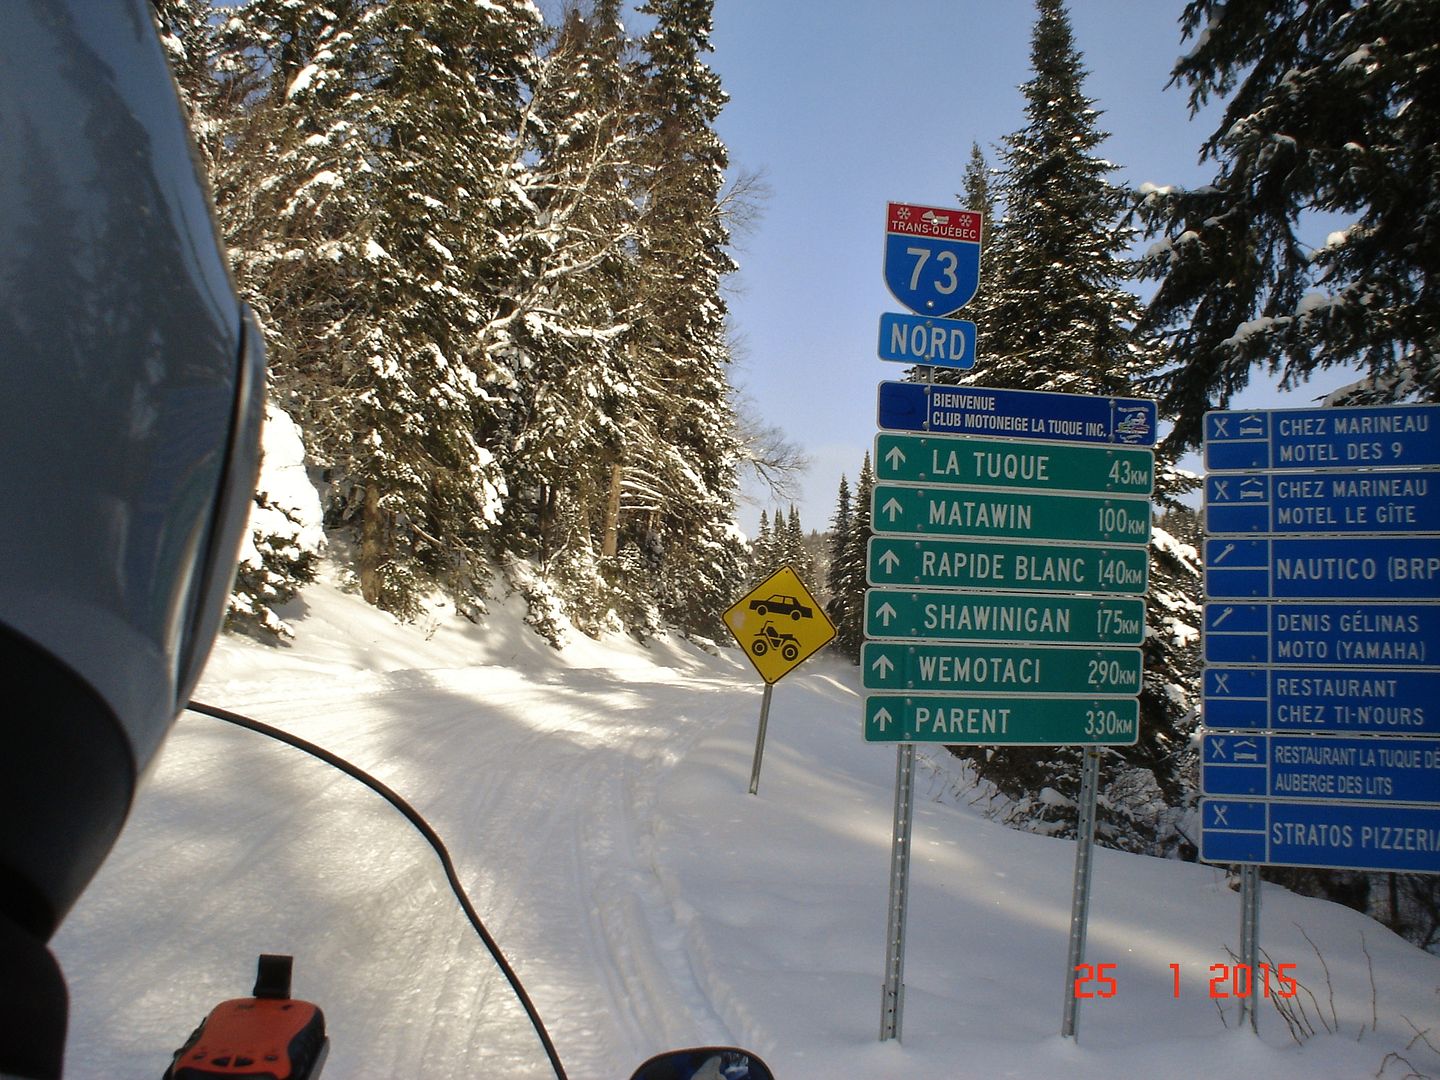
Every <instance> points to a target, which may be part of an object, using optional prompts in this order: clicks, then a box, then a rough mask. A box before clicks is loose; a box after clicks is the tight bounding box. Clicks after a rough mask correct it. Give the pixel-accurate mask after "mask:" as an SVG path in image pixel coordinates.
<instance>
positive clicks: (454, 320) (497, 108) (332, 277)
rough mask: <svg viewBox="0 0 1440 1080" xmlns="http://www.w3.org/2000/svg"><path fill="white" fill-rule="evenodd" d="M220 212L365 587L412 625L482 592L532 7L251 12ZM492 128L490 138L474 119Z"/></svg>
mask: <svg viewBox="0 0 1440 1080" xmlns="http://www.w3.org/2000/svg"><path fill="white" fill-rule="evenodd" d="M223 31H224V34H225V36H226V38H227V40H228V42H229V44H230V48H229V50H228V54H227V56H226V57H225V68H224V70H227V71H229V72H230V73H231V77H232V78H234V79H236V80H238V81H240V82H242V83H244V84H248V87H249V90H250V92H249V93H248V94H247V100H248V101H249V108H248V110H247V112H246V114H245V116H244V117H243V118H242V119H241V120H239V121H237V122H236V124H235V126H234V127H233V129H232V131H231V132H230V133H229V134H230V138H229V140H228V142H229V145H231V146H233V148H234V149H233V155H232V160H231V161H230V162H229V163H228V165H227V166H222V168H221V170H220V171H221V173H222V175H223V176H224V180H225V183H224V184H223V185H221V191H220V197H221V209H222V215H223V218H224V220H225V223H226V226H227V234H228V238H229V240H230V243H231V246H232V249H233V250H234V251H235V253H236V262H237V270H238V274H239V277H240V280H241V282H242V286H243V287H244V288H245V289H246V291H247V293H248V294H249V295H250V296H251V297H253V298H254V303H255V305H256V307H257V308H258V309H260V311H261V313H262V316H263V317H264V318H265V321H266V325H267V329H268V330H269V331H270V336H269V344H270V351H271V365H272V372H273V373H274V375H273V377H274V382H275V385H276V388H277V390H278V391H279V393H280V395H281V400H282V401H283V402H284V403H285V404H286V406H287V408H290V409H291V411H293V412H294V413H296V414H297V416H298V418H299V419H300V420H301V421H302V423H303V424H304V425H305V428H306V430H307V434H308V435H309V437H310V441H311V447H312V451H313V452H314V453H316V455H317V457H318V458H319V459H320V460H321V461H322V462H323V463H324V464H325V465H326V466H327V467H328V468H329V470H330V479H331V484H332V487H331V507H330V513H331V520H332V522H336V523H345V524H349V525H352V526H354V527H355V529H356V531H357V534H358V540H359V572H360V582H361V589H362V592H363V594H364V595H365V597H366V599H368V600H370V601H371V602H373V603H378V604H381V605H382V606H385V607H387V608H389V609H391V610H394V611H397V612H401V613H406V612H408V611H410V610H412V608H413V605H414V603H415V602H416V599H417V596H418V594H419V592H420V591H421V590H422V589H423V588H424V587H425V586H426V585H427V584H428V583H429V582H432V581H439V582H441V583H442V584H444V585H445V586H447V587H448V588H449V589H450V590H451V591H452V592H453V593H454V594H455V595H456V596H457V598H459V599H461V600H462V601H463V600H464V599H466V598H468V597H470V596H471V595H473V592H474V590H475V589H476V587H477V583H478V582H479V581H480V580H482V579H483V577H484V574H485V564H486V559H487V554H488V540H489V534H490V533H491V531H492V529H493V528H494V525H495V522H496V521H497V520H498V518H499V516H500V512H501V510H502V508H503V497H504V494H505V484H504V476H503V465H504V462H503V461H501V460H498V459H497V454H496V453H495V452H494V451H493V449H492V448H503V447H505V446H506V445H507V444H506V442H505V440H504V439H503V437H502V432H501V420H500V419H499V418H498V417H497V415H496V413H497V408H496V407H495V406H494V404H493V403H494V402H496V401H497V400H498V399H500V398H501V397H502V395H503V394H504V393H505V392H506V391H508V390H510V389H511V388H513V386H514V385H515V384H516V382H517V377H516V373H515V372H514V370H513V369H512V366H511V364H510V360H511V356H510V355H509V353H508V352H507V349H506V344H507V343H506V342H504V341H503V339H502V340H497V338H502V335H496V334H489V335H487V333H486V330H487V328H488V327H489V326H490V324H491V323H492V322H494V321H495V320H497V319H498V318H501V317H503V315H504V314H505V313H506V310H505V309H506V304H507V298H506V290H507V289H508V288H509V286H510V283H511V282H512V281H513V279H514V277H515V270H514V265H513V261H514V259H515V257H516V256H515V254H514V246H513V244H512V241H511V235H512V233H513V232H515V231H518V230H519V229H520V228H521V227H522V225H523V222H524V221H525V218H526V213H527V211H526V208H525V206H524V204H523V200H522V199H521V198H520V197H519V196H518V194H517V193H516V185H515V184H514V183H513V181H514V175H513V174H514V171H515V168H516V165H515V163H516V162H517V161H518V160H520V158H521V156H522V155H521V154H520V152H519V151H518V150H517V148H516V132H517V130H518V127H519V117H520V112H521V108H522V92H523V89H524V85H525V83H526V81H527V79H528V74H529V68H530V65H531V64H532V63H533V58H534V46H535V43H536V41H537V40H538V35H539V32H540V21H539V16H538V13H536V12H535V10H534V8H533V7H531V6H530V5H529V4H528V3H526V2H524V0H508V2H504V3H487V4H483V5H481V4H475V3H473V2H471V0H408V2H400V3H388V4H382V3H378V2H374V0H349V2H342V3H332V2H327V3H324V4H320V3H313V4H312V3H309V2H306V0H284V2H281V0H253V2H252V3H250V4H246V5H243V6H241V7H239V8H237V9H236V10H235V11H234V13H233V14H232V15H231V16H230V18H229V19H228V20H227V22H226V24H225V26H224V28H223ZM481 117H483V118H484V122H477V118H481Z"/></svg>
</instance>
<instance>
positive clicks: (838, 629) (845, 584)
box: [830, 451, 875, 664]
mask: <svg viewBox="0 0 1440 1080" xmlns="http://www.w3.org/2000/svg"><path fill="white" fill-rule="evenodd" d="M874 490H875V470H874V469H873V468H872V467H871V465H870V454H869V452H868V451H867V452H866V454H865V459H864V461H862V462H861V464H860V476H859V479H858V480H857V481H856V484H855V502H854V504H853V510H852V512H851V515H850V529H849V533H848V535H847V536H846V539H845V547H844V549H843V550H842V551H839V552H837V554H836V557H835V561H834V562H833V563H832V564H831V566H832V567H833V568H835V583H836V584H835V590H836V591H835V596H834V597H833V598H832V602H833V603H834V605H835V609H834V612H833V613H832V614H831V617H830V621H831V622H833V623H834V624H835V643H834V648H835V649H836V650H837V651H838V652H840V653H841V654H842V655H844V656H848V657H849V658H850V661H851V663H855V664H858V663H859V662H860V647H861V646H862V645H863V644H864V643H865V588H866V584H865V564H866V560H867V558H868V557H869V551H868V549H869V546H870V495H871V493H872V492H873V491H874Z"/></svg>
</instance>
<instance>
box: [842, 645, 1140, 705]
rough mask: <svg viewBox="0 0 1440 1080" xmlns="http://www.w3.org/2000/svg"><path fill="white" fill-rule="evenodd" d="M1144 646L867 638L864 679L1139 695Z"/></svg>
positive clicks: (913, 685)
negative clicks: (1141, 647) (1011, 643)
mask: <svg viewBox="0 0 1440 1080" xmlns="http://www.w3.org/2000/svg"><path fill="white" fill-rule="evenodd" d="M1140 671H1141V653H1140V650H1139V649H1122V648H1082V647H1078V646H1074V645H940V644H936V645H931V644H927V643H925V642H907V641H867V642H865V644H864V646H863V647H862V649H861V654H860V673H861V682H862V684H863V685H864V687H865V689H867V690H888V691H890V692H892V693H895V692H899V693H907V692H915V691H935V692H939V693H943V694H954V693H964V694H969V693H987V694H1029V695H1037V694H1041V695H1044V694H1051V695H1053V694H1061V695H1075V694H1083V695H1086V696H1095V695H1104V694H1117V695H1118V694H1138V693H1139V692H1140Z"/></svg>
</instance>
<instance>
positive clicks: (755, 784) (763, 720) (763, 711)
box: [750, 682, 775, 795]
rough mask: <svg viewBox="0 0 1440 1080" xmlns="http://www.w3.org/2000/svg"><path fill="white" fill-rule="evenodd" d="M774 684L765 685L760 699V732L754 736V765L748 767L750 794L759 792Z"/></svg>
mask: <svg viewBox="0 0 1440 1080" xmlns="http://www.w3.org/2000/svg"><path fill="white" fill-rule="evenodd" d="M774 689H775V684H774V683H768V682H767V683H766V684H765V696H764V697H762V698H761V699H760V730H759V732H757V733H756V735H755V764H753V765H751V766H750V794H751V795H754V794H755V793H756V792H757V791H759V790H760V759H761V758H762V757H764V756H765V727H766V725H767V724H769V723H770V694H771V693H772V692H773V691H774Z"/></svg>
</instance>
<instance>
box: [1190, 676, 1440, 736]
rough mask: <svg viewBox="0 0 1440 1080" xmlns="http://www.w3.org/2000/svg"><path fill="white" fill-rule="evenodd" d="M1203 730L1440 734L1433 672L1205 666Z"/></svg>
mask: <svg viewBox="0 0 1440 1080" xmlns="http://www.w3.org/2000/svg"><path fill="white" fill-rule="evenodd" d="M1203 700H1204V705H1203V708H1204V712H1203V716H1204V721H1205V726H1206V727H1207V728H1210V729H1220V728H1223V729H1242V730H1251V731H1281V732H1293V733H1299V732H1307V733H1320V734H1324V733H1327V732H1328V733H1337V734H1339V733H1345V734H1355V735H1361V734H1363V735H1440V671H1435V670H1430V669H1426V668H1405V669H1381V670H1375V671H1357V670H1355V669H1353V668H1351V669H1348V670H1346V669H1343V668H1334V667H1331V668H1309V667H1271V668H1242V667H1225V666H1221V665H1214V666H1207V667H1206V668H1205V675H1204V699H1203Z"/></svg>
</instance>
